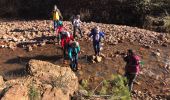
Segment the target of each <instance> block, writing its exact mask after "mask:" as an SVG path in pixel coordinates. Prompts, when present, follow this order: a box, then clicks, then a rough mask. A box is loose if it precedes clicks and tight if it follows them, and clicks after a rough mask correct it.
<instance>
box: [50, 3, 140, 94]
mask: <svg viewBox="0 0 170 100" xmlns="http://www.w3.org/2000/svg"><path fill="white" fill-rule="evenodd" d="M62 19H63V17H62V15H61V13H60V11H59V9H58V8H57V6H56V5H55V6H54V10H53V22H54V32H55V33H56V35H57V37H58V43H59V44H60V45H61V47H62V49H63V56H64V62H65V60H66V58H67V55H66V54H67V53H68V58H69V60H70V67H71V69H72V70H73V71H77V70H78V54H79V53H80V45H79V43H78V42H77V41H76V39H75V38H76V32H77V30H78V31H79V32H78V33H79V34H80V36H81V38H82V37H83V34H82V31H81V23H82V22H81V20H80V15H77V16H75V17H74V19H73V20H72V25H73V34H71V33H70V32H68V31H67V29H66V28H65V27H64V25H63V22H62ZM104 35H105V34H104V32H102V31H101V30H100V28H99V27H98V26H95V27H94V28H92V29H91V32H90V34H89V35H88V36H89V38H92V39H93V48H94V52H95V56H100V48H101V47H100V42H101V39H102V38H104ZM123 59H124V61H125V62H126V66H125V77H127V79H128V86H129V91H131V90H132V87H133V82H134V81H135V78H136V76H137V75H138V73H139V66H140V58H139V56H137V55H136V54H135V52H134V50H131V49H129V50H128V51H127V54H125V55H123Z"/></svg>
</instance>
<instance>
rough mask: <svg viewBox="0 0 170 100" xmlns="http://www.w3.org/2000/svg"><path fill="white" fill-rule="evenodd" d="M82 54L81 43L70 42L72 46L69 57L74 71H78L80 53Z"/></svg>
mask: <svg viewBox="0 0 170 100" xmlns="http://www.w3.org/2000/svg"><path fill="white" fill-rule="evenodd" d="M79 52H80V46H79V43H78V42H76V41H70V46H69V48H68V56H69V59H70V67H71V69H72V70H74V71H77V70H78V53H79Z"/></svg>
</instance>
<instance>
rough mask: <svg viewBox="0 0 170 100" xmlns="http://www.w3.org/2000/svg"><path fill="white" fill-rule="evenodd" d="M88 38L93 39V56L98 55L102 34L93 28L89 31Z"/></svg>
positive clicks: (96, 28)
mask: <svg viewBox="0 0 170 100" xmlns="http://www.w3.org/2000/svg"><path fill="white" fill-rule="evenodd" d="M89 37H92V38H93V48H94V51H95V56H99V55H100V42H101V38H104V32H101V31H100V29H99V27H98V26H97V27H95V28H93V29H92V30H91V33H90V34H89Z"/></svg>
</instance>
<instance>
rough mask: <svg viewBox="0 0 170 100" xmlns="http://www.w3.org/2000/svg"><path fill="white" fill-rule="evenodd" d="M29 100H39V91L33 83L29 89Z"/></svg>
mask: <svg viewBox="0 0 170 100" xmlns="http://www.w3.org/2000/svg"><path fill="white" fill-rule="evenodd" d="M29 98H30V100H39V93H38V90H37V89H36V88H35V86H34V84H33V83H32V84H31V86H30V89H29Z"/></svg>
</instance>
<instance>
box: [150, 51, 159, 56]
mask: <svg viewBox="0 0 170 100" xmlns="http://www.w3.org/2000/svg"><path fill="white" fill-rule="evenodd" d="M152 53H153V55H154V56H158V57H159V56H160V55H161V53H160V52H157V51H156V52H152Z"/></svg>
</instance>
